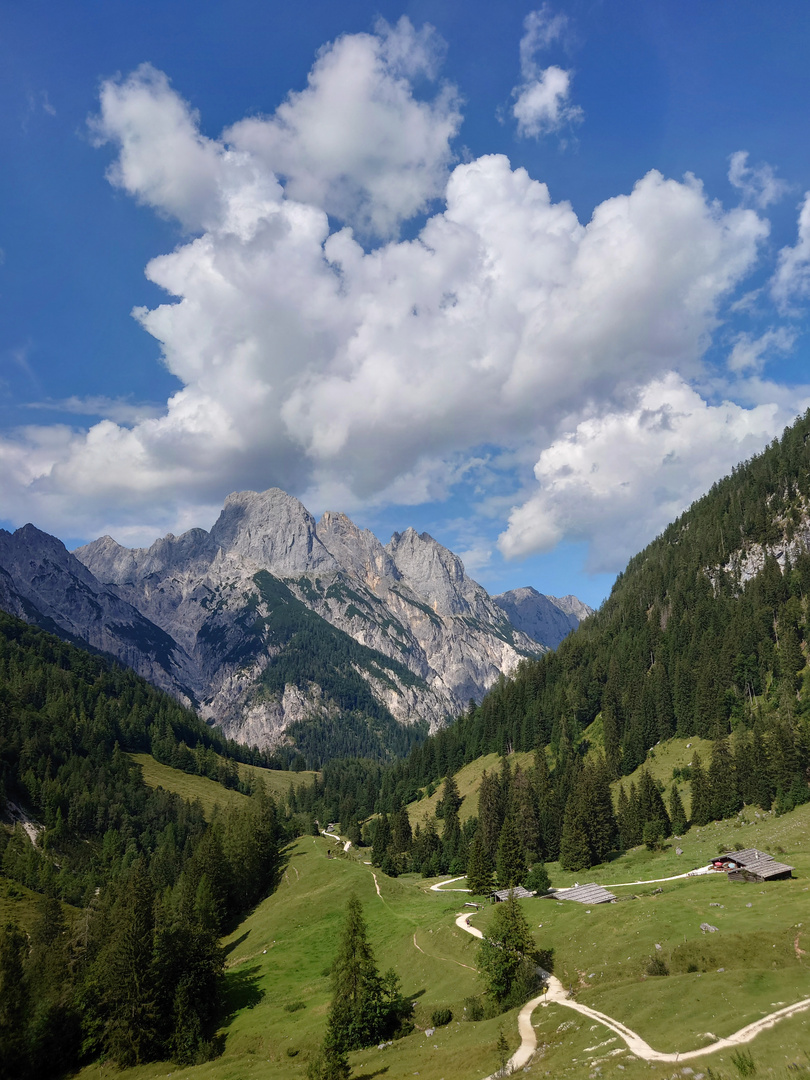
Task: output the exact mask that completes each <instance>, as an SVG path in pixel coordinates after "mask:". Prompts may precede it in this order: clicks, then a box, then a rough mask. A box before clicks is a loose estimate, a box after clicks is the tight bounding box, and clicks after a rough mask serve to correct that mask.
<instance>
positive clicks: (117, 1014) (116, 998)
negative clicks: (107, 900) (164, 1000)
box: [96, 859, 161, 1067]
mask: <svg viewBox="0 0 810 1080" xmlns="http://www.w3.org/2000/svg"><path fill="white" fill-rule="evenodd" d="M154 903H155V896H154V892H153V889H152V883H151V880H150V878H149V871H148V869H147V867H146V863H145V862H144V861H143V860H142V859H141V860H138V861H137V862H136V863H135V864H134V865H133V867H132V870H131V871H130V873H129V876H128V877H127V879H126V880H125V881H124V882H122V885H121V887H120V889H119V895H118V900H117V902H116V904H115V906H114V908H113V911H112V913H111V916H110V925H111V930H112V932H111V935H110V938H109V940H108V943H107V945H106V947H105V949H104V950H103V951H102V953H101V955H100V957H99V960H98V962H97V965H96V970H97V973H98V976H97V977H98V979H99V981H100V982H101V985H102V986H103V988H104V990H103V1005H104V1010H105V1012H106V1015H107V1023H106V1030H105V1044H106V1048H107V1052H108V1053H109V1055H110V1057H111V1058H112V1059H113V1060H114V1061H115V1062H116V1064H117V1065H119V1066H121V1067H125V1066H131V1065H139V1064H140V1063H141V1062H144V1061H148V1060H149V1059H150V1057H151V1056H152V1054H153V1053H154V1051H155V1048H156V1044H157V1042H158V1029H159V1025H160V1019H161V1018H160V1016H159V1011H158V986H157V973H156V970H155V965H154V930H155V918H154Z"/></svg>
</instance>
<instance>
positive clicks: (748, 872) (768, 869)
mask: <svg viewBox="0 0 810 1080" xmlns="http://www.w3.org/2000/svg"><path fill="white" fill-rule="evenodd" d="M723 858H724V860H726V861H727V865H726V867H725V869H726V871H727V873H728V880H729V881H780V880H783V879H785V878H789V877H793V867H792V866H788V865H787V863H783V862H777V861H776V859H774V857H773V856H772V855H767V854H766V853H765V852H764V851H757V850H756V849H755V848H746V849H745V850H744V851H730V852H729V853H728V855H724V856H723Z"/></svg>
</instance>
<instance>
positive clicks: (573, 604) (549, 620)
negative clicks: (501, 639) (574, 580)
mask: <svg viewBox="0 0 810 1080" xmlns="http://www.w3.org/2000/svg"><path fill="white" fill-rule="evenodd" d="M492 599H493V601H494V603H496V604H497V605H498V607H499V608H501V610H502V611H503V612H504V613H505V614H506V616H507V618H508V619H509V621H510V622H511V624H512V625H513V626H514V627H516V628H517V629H518V630H522V631H523V633H524V634H527V635H528V636H529V637H530V638H532V639H533V640H534V641H537V642H542V644H544V645H548V646H550V647H551V648H552V649H556V648H557V646H558V645H559V644H560V642H561V641H562V640H563V638H565V637H568V635H569V634H570V633H571V631H572V630H576V628H577V627H578V626H579V624H580V622H582V620H583V619H585V618H587V617H588V615H592V614H593V609H592V608H589V607H588V605H587V604H583V603H582V601H581V600H578V599H577V598H576V596H570V595H569V596H563V597H560V598H559V599H558V598H557V597H556V596H544V595H543V594H542V593H539V592H537V590H536V589H533V588H532V587H531V586H525V587H524V588H521V589H510V590H509V592H505V593H501V594H500V596H493V598H492Z"/></svg>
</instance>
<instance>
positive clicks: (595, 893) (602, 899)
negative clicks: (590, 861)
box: [550, 883, 616, 904]
mask: <svg viewBox="0 0 810 1080" xmlns="http://www.w3.org/2000/svg"><path fill="white" fill-rule="evenodd" d="M550 895H551V896H553V897H554V898H555V899H556V900H575V901H576V902H577V903H578V904H609V903H611V902H612V901H613V900H615V899H616V896H615V895H614V893H612V892H608V891H607V889H604V888H602V886H601V885H596V884H594V883H591V884H590V885H574V887H573V888H572V889H557V890H555V892H553V893H551V894H550Z"/></svg>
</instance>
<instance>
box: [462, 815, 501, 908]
mask: <svg viewBox="0 0 810 1080" xmlns="http://www.w3.org/2000/svg"><path fill="white" fill-rule="evenodd" d="M494 872H495V867H494V866H493V864H492V859H491V858H490V856H489V852H488V851H487V848H486V845H485V843H484V836H483V832H482V830H481V826H480V825H479V826H478V828H477V829H476V830H475V836H474V837H473V839H472V843H471V844H470V854H469V856H468V859H467V888H468V889H469V890H470V892H471V893H472V895H473V896H487V895H488V894H489V892H490V891H491V889H492V876H493V874H494Z"/></svg>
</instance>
